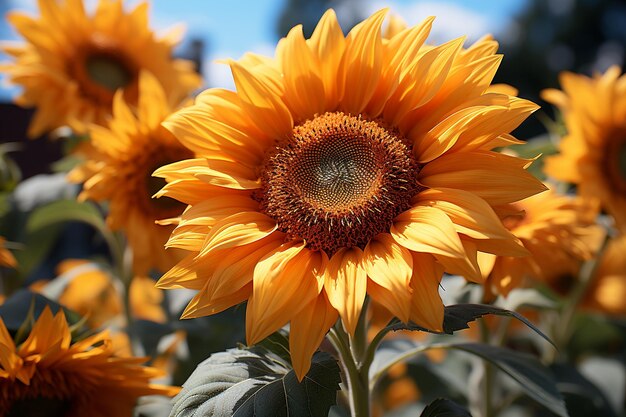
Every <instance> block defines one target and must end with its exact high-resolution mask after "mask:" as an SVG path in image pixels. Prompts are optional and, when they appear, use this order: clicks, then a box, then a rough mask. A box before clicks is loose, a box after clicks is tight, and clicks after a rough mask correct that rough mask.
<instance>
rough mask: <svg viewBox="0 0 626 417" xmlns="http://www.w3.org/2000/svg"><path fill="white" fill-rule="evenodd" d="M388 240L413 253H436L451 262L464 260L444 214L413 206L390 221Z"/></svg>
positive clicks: (460, 245)
mask: <svg viewBox="0 0 626 417" xmlns="http://www.w3.org/2000/svg"><path fill="white" fill-rule="evenodd" d="M391 236H393V238H394V239H395V241H396V242H398V243H399V244H401V245H402V246H404V247H405V248H407V249H410V250H412V251H415V252H428V253H438V254H440V255H444V256H450V257H453V258H463V257H465V251H464V249H463V245H462V244H461V239H460V238H459V235H458V234H457V232H456V230H454V224H453V223H452V221H451V220H450V218H449V217H448V216H446V214H445V213H444V212H443V211H441V210H438V209H436V208H434V207H426V206H416V207H412V208H410V209H409V210H407V211H405V212H403V213H401V214H400V215H399V216H398V217H396V218H395V219H394V224H393V225H392V226H391Z"/></svg>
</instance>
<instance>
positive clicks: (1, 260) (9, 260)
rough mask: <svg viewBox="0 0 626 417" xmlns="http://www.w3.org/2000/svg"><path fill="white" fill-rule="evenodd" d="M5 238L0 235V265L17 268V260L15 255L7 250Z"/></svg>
mask: <svg viewBox="0 0 626 417" xmlns="http://www.w3.org/2000/svg"><path fill="white" fill-rule="evenodd" d="M6 241H7V240H6V239H5V238H3V237H2V236H0V266H6V267H9V268H17V260H16V259H15V256H13V254H12V253H11V251H10V250H8V249H7V248H6V247H5V246H4V244H5V242H6Z"/></svg>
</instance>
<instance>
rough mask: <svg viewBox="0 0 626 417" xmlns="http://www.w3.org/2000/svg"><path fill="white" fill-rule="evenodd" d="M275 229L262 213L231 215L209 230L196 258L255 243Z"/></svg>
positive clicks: (275, 225)
mask: <svg viewBox="0 0 626 417" xmlns="http://www.w3.org/2000/svg"><path fill="white" fill-rule="evenodd" d="M276 227H277V224H276V222H275V221H274V220H273V219H271V218H269V217H267V216H266V215H265V214H263V213H259V212H256V211H248V212H241V213H237V214H233V215H232V216H229V217H226V218H225V219H223V220H222V221H220V222H218V223H217V224H216V225H215V226H213V228H211V231H210V232H209V234H208V235H207V237H206V241H205V243H204V246H203V248H202V250H201V251H200V253H199V254H198V257H203V256H205V255H207V254H208V253H209V252H211V251H215V250H218V249H228V248H232V247H235V246H242V245H247V244H248V243H252V242H256V241H257V240H260V239H263V238H264V237H266V236H269V235H270V234H271V233H272V232H274V231H275V230H276Z"/></svg>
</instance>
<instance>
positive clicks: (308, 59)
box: [155, 10, 544, 378]
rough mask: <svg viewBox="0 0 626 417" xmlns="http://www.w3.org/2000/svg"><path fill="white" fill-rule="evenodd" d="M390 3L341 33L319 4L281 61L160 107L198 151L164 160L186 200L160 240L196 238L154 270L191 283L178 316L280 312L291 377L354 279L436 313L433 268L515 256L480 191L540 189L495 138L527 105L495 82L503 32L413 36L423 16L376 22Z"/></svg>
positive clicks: (253, 325)
mask: <svg viewBox="0 0 626 417" xmlns="http://www.w3.org/2000/svg"><path fill="white" fill-rule="evenodd" d="M385 13H386V11H385V10H382V11H380V12H377V13H375V14H374V15H372V16H371V17H370V18H368V19H367V20H365V21H364V22H362V23H360V24H359V25H357V26H356V27H355V28H354V29H353V30H352V31H351V32H350V33H349V34H348V36H347V37H344V35H343V33H342V31H341V28H340V27H339V24H338V23H337V19H336V17H335V13H334V12H333V11H332V10H329V11H328V12H326V14H325V15H324V16H323V18H322V19H321V21H320V22H319V24H318V26H317V28H316V29H315V31H314V33H313V35H312V37H311V38H310V39H308V40H305V38H304V36H303V34H302V27H301V26H297V27H295V28H294V29H292V30H291V31H290V32H289V34H288V35H287V37H286V38H284V39H282V40H281V41H280V42H279V44H278V47H277V50H276V57H275V59H270V58H266V57H261V56H257V55H247V56H245V57H244V58H243V59H242V60H241V61H239V62H231V63H230V66H231V70H232V73H233V77H234V81H235V85H236V88H237V91H236V92H231V91H225V90H219V89H212V90H207V91H205V92H204V93H202V94H200V95H199V96H198V98H197V100H196V103H195V105H193V106H191V107H188V108H186V109H183V110H181V111H179V112H178V113H176V114H174V115H173V116H172V117H171V118H169V119H168V120H167V121H166V122H165V123H164V126H166V127H167V128H168V129H169V130H170V131H172V132H173V133H174V134H175V135H176V137H177V138H178V139H179V140H180V141H181V142H182V143H183V144H185V145H186V146H188V147H189V148H190V149H192V150H193V151H194V152H195V153H196V154H197V155H198V157H197V158H196V159H191V160H186V161H181V162H178V163H175V164H171V165H169V166H166V167H163V168H160V169H159V170H157V171H156V173H155V175H157V176H159V177H162V178H165V180H166V181H167V185H166V186H165V187H164V188H163V190H162V191H161V192H160V194H159V195H163V196H169V197H172V198H176V199H178V200H180V201H183V202H184V203H187V204H189V205H190V207H188V208H187V210H186V211H185V212H184V213H183V215H182V217H181V220H180V223H179V225H178V226H177V228H176V229H175V230H174V233H173V234H172V236H171V237H170V240H169V242H168V246H169V247H176V248H181V249H185V250H187V251H189V252H190V254H189V255H188V256H187V257H186V258H185V259H184V260H183V261H181V262H180V263H179V264H178V265H177V266H176V267H174V268H173V269H171V270H170V271H169V272H168V273H167V274H165V275H164V276H163V277H162V278H161V280H160V281H159V286H160V287H162V288H177V287H185V288H192V289H196V290H198V294H197V295H196V297H195V298H194V299H193V300H192V301H191V302H190V303H189V305H188V306H187V309H186V310H185V312H184V315H183V317H197V316H203V315H208V314H213V313H216V312H218V311H221V310H224V309H225V308H228V307H230V306H232V305H235V304H238V303H241V302H242V301H245V300H248V304H247V319H246V332H247V341H248V343H251V344H253V343H256V342H258V341H259V340H261V339H263V338H264V337H266V336H267V335H269V334H271V333H272V332H274V331H276V330H277V329H279V328H280V327H281V326H283V325H285V324H286V323H287V322H290V323H291V333H290V346H291V354H292V360H293V363H294V368H295V370H296V372H297V374H298V375H299V377H300V378H302V377H303V376H304V374H306V372H307V370H308V368H309V366H310V357H311V355H312V353H313V352H314V351H315V349H316V348H317V347H318V345H319V343H320V342H321V340H322V338H323V337H324V335H325V333H326V332H327V330H328V329H329V327H330V326H331V325H332V324H333V323H334V322H335V320H336V317H337V315H339V316H340V317H341V319H342V321H343V323H344V325H345V327H346V329H347V330H348V331H349V332H350V333H354V331H355V328H356V323H357V321H358V318H359V315H360V313H361V310H362V306H363V301H364V299H365V297H366V294H369V295H370V296H371V297H372V298H373V299H374V300H375V301H377V302H379V303H381V304H382V305H383V306H384V307H385V308H387V309H388V310H389V311H390V312H392V313H393V314H394V315H395V316H397V317H398V318H400V319H401V320H403V321H409V320H412V321H414V322H416V323H419V324H421V325H423V326H426V327H429V328H432V329H441V326H442V320H443V304H442V302H441V299H440V297H439V294H438V286H439V281H440V278H441V275H442V273H443V271H444V269H445V270H447V271H449V272H458V273H464V274H466V275H467V276H469V277H470V279H474V280H481V279H482V277H481V274H480V271H479V269H478V265H477V260H476V257H477V255H476V252H477V250H478V251H488V252H495V253H498V254H501V255H511V256H515V255H524V254H526V251H525V249H523V247H522V246H521V244H520V243H519V242H518V241H517V239H516V238H515V237H514V236H513V235H512V234H510V233H509V232H508V231H507V230H506V229H505V228H504V227H503V226H502V223H501V222H500V220H499V218H498V217H497V216H496V214H495V213H494V211H493V209H492V207H491V206H492V205H500V204H505V203H510V202H514V201H517V200H520V199H522V198H526V197H528V196H530V195H533V194H535V193H537V192H539V191H541V190H543V189H544V187H543V185H542V184H541V183H540V182H538V181H537V180H536V179H534V178H533V177H532V176H531V175H530V174H529V173H527V172H526V171H525V170H524V168H525V167H526V166H527V165H528V164H529V161H526V160H521V159H518V158H515V157H511V156H507V155H502V154H499V153H496V152H492V151H491V149H492V148H494V147H497V146H503V145H507V144H510V143H517V140H516V139H514V138H512V137H511V136H510V135H509V132H510V131H511V130H512V129H514V128H515V127H516V126H518V125H519V124H520V123H521V122H522V121H523V120H524V119H525V118H526V117H527V116H528V115H529V114H530V113H532V112H533V111H534V110H536V109H537V106H536V105H535V104H533V103H530V102H528V101H526V100H522V99H519V98H517V97H511V96H508V95H505V94H499V93H492V92H491V90H490V88H489V84H490V82H491V79H492V77H493V76H494V74H495V71H496V69H497V68H498V65H499V63H500V60H501V56H500V55H494V54H495V51H496V49H497V47H498V45H497V43H496V42H495V41H493V40H490V39H484V40H482V41H480V42H478V43H476V44H474V45H472V46H471V47H470V48H468V49H464V48H463V46H462V45H463V41H464V39H463V38H461V39H456V40H454V41H451V42H448V43H446V44H443V45H440V46H436V47H432V46H424V45H423V44H424V40H425V39H426V37H427V36H428V33H429V31H430V27H431V24H432V21H433V19H427V20H426V21H425V22H424V23H422V24H421V25H419V26H416V27H412V28H407V29H405V30H402V31H400V32H399V33H397V34H396V35H394V36H392V37H391V38H389V39H386V38H384V37H383V36H382V35H381V25H382V23H383V20H384V17H385Z"/></svg>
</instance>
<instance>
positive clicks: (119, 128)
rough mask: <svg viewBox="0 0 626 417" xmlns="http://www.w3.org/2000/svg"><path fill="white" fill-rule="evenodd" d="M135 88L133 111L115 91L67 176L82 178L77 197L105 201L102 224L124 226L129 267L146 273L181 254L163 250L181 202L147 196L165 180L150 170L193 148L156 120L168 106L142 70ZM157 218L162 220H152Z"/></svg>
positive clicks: (183, 156) (168, 264)
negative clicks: (109, 113)
mask: <svg viewBox="0 0 626 417" xmlns="http://www.w3.org/2000/svg"><path fill="white" fill-rule="evenodd" d="M139 89H140V93H139V103H138V109H137V111H136V114H134V113H133V112H132V111H131V109H130V108H129V107H128V106H127V104H126V103H125V102H124V99H123V95H122V92H121V91H118V92H117V93H116V95H115V103H114V105H113V119H112V120H111V121H110V122H109V123H108V127H102V126H98V125H92V126H91V128H90V134H91V144H92V145H93V147H94V148H95V151H92V152H91V153H90V158H91V159H89V160H88V161H87V162H85V163H84V164H83V165H81V166H79V167H77V168H76V169H74V170H73V171H72V172H70V174H69V178H70V180H72V181H74V182H84V185H83V191H82V192H81V194H80V195H79V199H81V200H86V199H92V200H95V201H109V202H110V204H109V212H108V215H107V224H108V225H109V227H111V229H113V230H120V229H121V230H124V232H125V234H126V236H127V238H128V242H129V245H130V247H131V248H132V250H133V265H134V270H135V272H136V273H137V274H146V273H147V272H148V271H149V270H150V269H151V268H156V269H159V270H160V271H166V270H167V269H168V268H170V267H171V266H172V265H174V264H175V263H176V261H177V260H179V259H180V256H179V254H178V253H177V251H176V250H167V251H166V250H165V249H164V246H163V245H164V244H165V242H166V241H167V238H168V236H169V235H170V233H171V232H172V229H173V226H167V224H168V220H167V219H169V218H172V217H176V216H178V215H180V214H181V213H182V211H183V209H184V208H185V205H184V204H181V203H179V202H178V201H175V200H173V199H171V198H166V199H153V198H152V196H153V194H154V193H156V192H157V191H158V190H159V189H160V188H161V187H162V186H163V184H165V182H164V181H163V180H161V179H159V178H154V177H152V176H151V175H152V172H154V170H155V169H156V168H158V167H160V166H162V165H165V164H169V163H171V162H175V161H180V160H182V159H186V158H190V157H192V156H193V154H192V152H190V151H189V150H188V149H187V148H185V147H184V146H183V145H182V144H181V143H180V142H178V141H177V140H176V138H175V137H174V136H173V135H172V134H171V133H170V132H169V131H167V130H166V129H164V128H163V127H162V126H161V122H162V121H163V120H164V119H165V118H166V117H167V116H168V115H169V114H170V113H171V112H172V111H173V109H172V108H171V107H170V105H169V104H168V102H167V98H166V96H165V94H164V91H163V90H162V88H161V87H160V86H159V83H158V82H157V80H156V79H155V78H154V77H152V76H151V75H150V74H149V73H145V72H144V73H142V74H141V76H140V80H139ZM164 219H165V220H164ZM159 220H164V221H163V222H162V223H163V224H165V225H166V226H162V225H158V224H156V223H155V222H156V221H159Z"/></svg>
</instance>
